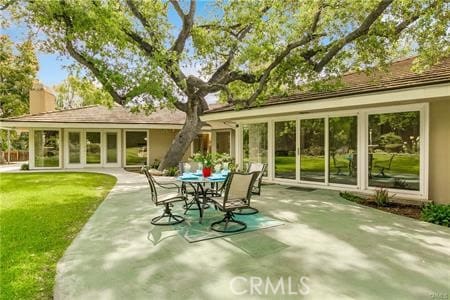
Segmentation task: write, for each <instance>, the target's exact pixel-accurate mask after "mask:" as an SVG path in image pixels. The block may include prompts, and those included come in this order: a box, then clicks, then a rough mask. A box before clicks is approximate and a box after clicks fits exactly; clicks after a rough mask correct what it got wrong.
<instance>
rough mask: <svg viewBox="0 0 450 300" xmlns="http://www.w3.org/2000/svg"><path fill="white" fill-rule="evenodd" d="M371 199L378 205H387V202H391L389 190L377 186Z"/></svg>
mask: <svg viewBox="0 0 450 300" xmlns="http://www.w3.org/2000/svg"><path fill="white" fill-rule="evenodd" d="M373 200H374V201H375V203H376V204H377V205H378V206H387V205H388V204H389V202H391V197H390V196H389V192H388V190H387V189H385V188H379V189H377V190H376V191H375V196H374V197H373Z"/></svg>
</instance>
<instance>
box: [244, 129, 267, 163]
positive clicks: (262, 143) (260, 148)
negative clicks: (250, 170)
mask: <svg viewBox="0 0 450 300" xmlns="http://www.w3.org/2000/svg"><path fill="white" fill-rule="evenodd" d="M267 140H268V138H267V123H257V124H245V125H243V126H242V142H243V144H242V146H243V160H244V161H243V162H244V168H247V166H248V164H249V163H250V162H258V163H267Z"/></svg>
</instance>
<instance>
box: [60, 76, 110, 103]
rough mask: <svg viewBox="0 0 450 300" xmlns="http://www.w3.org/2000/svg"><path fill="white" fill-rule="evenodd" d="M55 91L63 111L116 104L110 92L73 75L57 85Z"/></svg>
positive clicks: (86, 79)
mask: <svg viewBox="0 0 450 300" xmlns="http://www.w3.org/2000/svg"><path fill="white" fill-rule="evenodd" d="M54 89H55V92H56V105H57V107H58V108H62V109H67V108H75V107H81V106H85V105H92V104H101V105H105V106H111V105H112V104H113V103H114V101H113V99H112V97H111V95H110V94H108V92H106V91H105V90H104V89H103V88H102V87H101V86H96V85H95V84H94V83H93V82H92V81H91V79H89V78H85V77H80V76H74V75H71V76H69V77H67V78H66V79H65V80H64V81H63V82H62V83H60V84H58V85H56V86H55V87H54Z"/></svg>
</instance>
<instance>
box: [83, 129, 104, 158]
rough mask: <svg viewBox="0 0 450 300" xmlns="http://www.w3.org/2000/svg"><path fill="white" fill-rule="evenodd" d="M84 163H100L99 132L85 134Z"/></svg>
mask: <svg viewBox="0 0 450 300" xmlns="http://www.w3.org/2000/svg"><path fill="white" fill-rule="evenodd" d="M86 163H87V164H100V163H101V134H100V132H86Z"/></svg>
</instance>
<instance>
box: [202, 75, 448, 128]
mask: <svg viewBox="0 0 450 300" xmlns="http://www.w3.org/2000/svg"><path fill="white" fill-rule="evenodd" d="M449 97H450V82H446V83H442V84H436V85H425V86H420V87H412V88H404V89H396V90H388V91H379V92H372V93H367V94H358V95H349V96H340V97H331V98H325V99H319V100H311V101H303V102H296V103H286V104H272V105H267V106H262V107H253V108H250V109H243V110H238V111H235V110H229V111H220V112H210V113H207V114H205V115H204V116H202V117H201V118H202V120H203V121H206V122H208V121H227V120H239V119H247V118H259V117H264V116H281V115H288V114H290V115H292V114H298V113H311V112H321V111H334V110H346V109H356V108H364V107H375V106H386V105H400V104H408V103H419V102H427V101H435V100H436V101H437V100H448V99H449Z"/></svg>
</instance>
